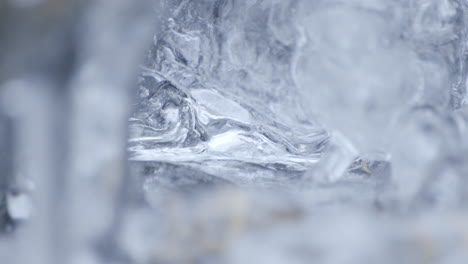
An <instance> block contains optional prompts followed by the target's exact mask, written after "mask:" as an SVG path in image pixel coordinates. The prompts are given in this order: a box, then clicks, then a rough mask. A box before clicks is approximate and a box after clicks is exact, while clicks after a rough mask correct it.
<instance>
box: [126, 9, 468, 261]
mask: <svg viewBox="0 0 468 264" xmlns="http://www.w3.org/2000/svg"><path fill="white" fill-rule="evenodd" d="M166 3H167V6H166V8H168V9H167V10H168V13H167V15H166V17H164V23H163V24H164V26H163V28H162V30H161V32H159V33H157V34H155V36H154V40H153V44H152V46H151V48H150V49H149V51H148V53H147V56H146V60H145V62H144V65H143V66H142V70H141V74H140V78H139V90H138V98H137V102H136V105H135V112H134V114H133V116H132V118H131V120H130V139H129V150H130V159H131V161H132V168H133V174H134V175H140V177H142V178H141V180H140V181H141V184H142V185H143V186H144V190H145V197H146V198H145V199H146V200H147V202H148V203H149V204H150V205H151V206H152V207H153V208H154V209H155V210H156V211H157V212H158V215H160V216H161V218H162V220H161V221H163V223H164V224H163V225H164V227H163V228H162V230H168V229H169V230H179V231H174V232H171V233H169V234H165V235H164V234H161V235H160V237H159V239H158V238H155V237H152V239H153V240H152V241H153V243H157V244H158V246H157V248H158V251H157V252H158V253H157V254H156V256H154V258H155V259H156V261H163V262H164V261H168V262H170V261H175V262H178V261H185V260H186V258H188V259H189V260H188V261H189V262H190V261H195V262H196V261H201V262H202V263H212V262H210V261H213V263H215V262H216V261H221V262H223V263H288V264H289V263H307V262H308V261H311V260H314V262H316V263H394V262H395V261H396V262H398V263H414V262H417V261H422V262H421V263H462V262H464V261H466V260H467V259H468V247H467V246H466V241H468V236H467V230H468V224H467V223H468V222H467V219H468V218H467V214H466V209H467V208H466V202H467V198H468V196H467V195H468V185H467V184H468V182H467V176H468V144H467V142H468V140H467V135H468V133H467V132H468V131H467V127H466V126H467V124H468V123H467V120H468V119H467V113H468V112H467V108H466V80H467V75H466V72H467V69H466V61H467V59H466V58H467V54H468V53H467V51H466V48H467V41H468V38H467V30H466V27H467V13H466V12H467V11H468V2H465V1H450V0H412V1H386V0H347V1H341V0H335V1H320V0H316V1H300V0H298V1H294V0H291V1H275V0H271V1H261V0H258V1H255V0H252V1H229V0H224V1H170V2H166ZM194 193H195V194H194ZM168 204H171V205H173V206H168ZM168 207H170V208H168ZM186 210H187V211H186ZM141 217H142V219H151V217H154V216H151V214H149V215H146V216H141ZM142 219H139V220H136V219H133V220H134V221H135V222H131V221H130V222H129V225H132V224H133V225H134V224H135V223H138V222H139V221H143V220H142ZM151 229H152V230H154V232H158V230H160V229H161V227H160V226H158V227H153V228H151ZM182 230H184V231H182ZM147 239H148V238H147ZM193 239H195V240H197V241H199V242H194V240H193ZM457 241H458V242H457ZM461 241H465V242H461ZM452 243H453V244H452ZM448 245H453V247H452V246H448ZM180 249H182V250H183V251H184V252H186V253H185V254H178V253H174V252H173V250H180ZM148 250H149V249H148ZM171 252H173V253H171ZM133 254H134V255H135V256H136V255H138V254H137V252H136V251H135V252H133ZM145 261H149V259H145ZM204 261H205V262H204ZM460 261H461V262H460Z"/></svg>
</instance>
